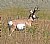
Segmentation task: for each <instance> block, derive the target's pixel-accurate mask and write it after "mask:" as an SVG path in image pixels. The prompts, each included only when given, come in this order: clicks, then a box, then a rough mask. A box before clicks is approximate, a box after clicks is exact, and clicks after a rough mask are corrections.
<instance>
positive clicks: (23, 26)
mask: <svg viewBox="0 0 50 44" xmlns="http://www.w3.org/2000/svg"><path fill="white" fill-rule="evenodd" d="M24 28H25V24H17V29H19V30H22V29H24Z"/></svg>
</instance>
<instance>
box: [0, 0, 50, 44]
mask: <svg viewBox="0 0 50 44" xmlns="http://www.w3.org/2000/svg"><path fill="white" fill-rule="evenodd" d="M35 6H38V7H39V9H40V11H38V12H37V13H35V14H36V15H37V16H38V17H39V19H38V20H36V21H34V22H33V23H32V24H33V25H32V27H29V28H28V27H27V28H26V30H23V31H14V32H13V34H12V36H8V35H9V30H8V27H7V21H8V20H10V19H11V20H13V19H17V18H18V16H19V18H28V16H29V10H30V9H33V8H34V7H35ZM0 16H1V17H2V19H1V20H0V35H1V37H0V44H50V0H0ZM10 17H11V18H10Z"/></svg>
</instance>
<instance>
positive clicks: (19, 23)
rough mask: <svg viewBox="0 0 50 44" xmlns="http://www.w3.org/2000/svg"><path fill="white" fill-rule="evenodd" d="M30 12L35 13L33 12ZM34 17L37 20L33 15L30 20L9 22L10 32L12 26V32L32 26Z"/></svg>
mask: <svg viewBox="0 0 50 44" xmlns="http://www.w3.org/2000/svg"><path fill="white" fill-rule="evenodd" d="M30 12H31V13H33V11H32V10H31V11H30ZM34 17H35V18H36V16H35V15H34V16H33V14H32V16H29V18H28V19H16V20H12V21H8V26H9V31H10V28H11V26H13V29H12V32H13V31H14V30H15V29H16V28H17V29H18V30H23V29H24V28H25V26H32V22H33V20H34ZM12 32H11V34H12ZM11 34H10V35H11Z"/></svg>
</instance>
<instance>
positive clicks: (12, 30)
mask: <svg viewBox="0 0 50 44" xmlns="http://www.w3.org/2000/svg"><path fill="white" fill-rule="evenodd" d="M14 30H15V28H12V29H11V33H10V34H9V35H10V36H11V35H12V33H13V32H14Z"/></svg>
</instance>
